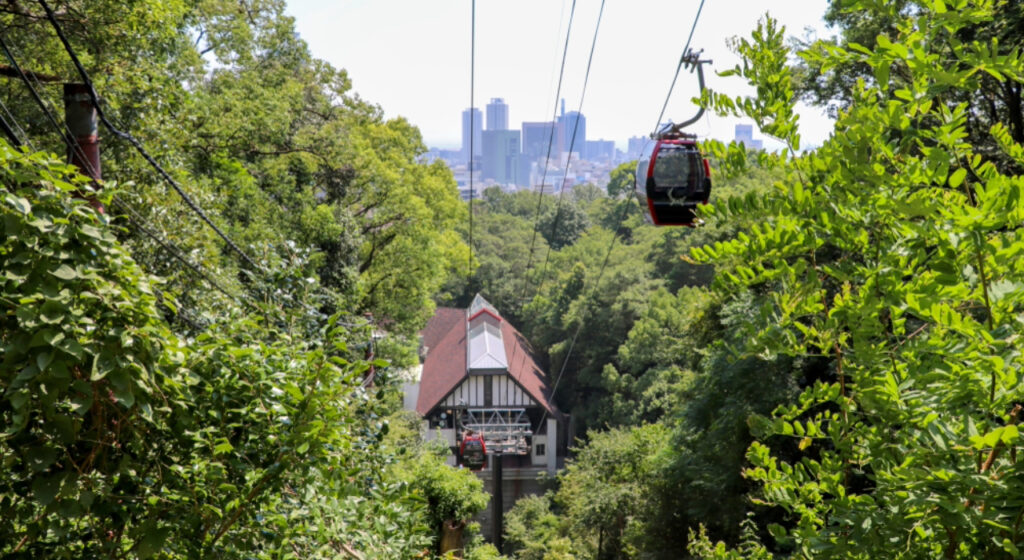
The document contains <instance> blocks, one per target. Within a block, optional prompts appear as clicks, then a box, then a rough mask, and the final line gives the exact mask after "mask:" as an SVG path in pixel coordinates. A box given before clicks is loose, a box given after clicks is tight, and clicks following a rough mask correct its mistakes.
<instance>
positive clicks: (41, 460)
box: [25, 445, 57, 472]
mask: <svg viewBox="0 0 1024 560" xmlns="http://www.w3.org/2000/svg"><path fill="white" fill-rule="evenodd" d="M25 461H26V462H27V463H28V465H29V467H30V468H31V469H32V470H33V471H35V472H41V471H44V470H46V469H48V468H49V467H50V465H52V464H53V463H54V462H56V461H57V450H56V449H54V448H52V447H49V446H46V445H39V446H36V447H33V448H31V449H29V450H28V451H27V452H26V453H25Z"/></svg>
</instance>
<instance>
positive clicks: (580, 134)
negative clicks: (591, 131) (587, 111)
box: [558, 111, 587, 154]
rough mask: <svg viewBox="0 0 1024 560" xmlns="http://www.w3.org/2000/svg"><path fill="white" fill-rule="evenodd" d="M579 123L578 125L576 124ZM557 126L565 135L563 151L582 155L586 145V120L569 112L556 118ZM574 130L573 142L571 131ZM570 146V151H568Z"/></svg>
mask: <svg viewBox="0 0 1024 560" xmlns="http://www.w3.org/2000/svg"><path fill="white" fill-rule="evenodd" d="M577 123H579V124H577ZM558 124H560V125H562V129H563V131H564V132H563V133H564V134H565V144H563V146H565V148H564V149H565V151H573V152H579V153H581V154H582V153H584V151H585V150H586V145H587V118H586V117H584V116H583V115H582V114H581V113H579V112H577V111H569V112H568V113H565V114H563V115H562V116H560V117H558ZM574 128H575V140H574V138H573V129H574ZM570 144H571V145H572V149H571V150H570V149H569V148H570Z"/></svg>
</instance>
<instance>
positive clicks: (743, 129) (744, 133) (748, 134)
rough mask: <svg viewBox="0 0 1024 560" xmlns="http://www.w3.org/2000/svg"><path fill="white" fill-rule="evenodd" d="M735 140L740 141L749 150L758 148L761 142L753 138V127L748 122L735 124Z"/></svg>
mask: <svg viewBox="0 0 1024 560" xmlns="http://www.w3.org/2000/svg"><path fill="white" fill-rule="evenodd" d="M735 139H736V141H737V142H741V143H742V144H743V145H744V146H746V147H747V149H749V150H760V149H761V146H762V144H763V142H762V141H761V140H754V127H753V126H751V125H749V124H738V125H736V138H735Z"/></svg>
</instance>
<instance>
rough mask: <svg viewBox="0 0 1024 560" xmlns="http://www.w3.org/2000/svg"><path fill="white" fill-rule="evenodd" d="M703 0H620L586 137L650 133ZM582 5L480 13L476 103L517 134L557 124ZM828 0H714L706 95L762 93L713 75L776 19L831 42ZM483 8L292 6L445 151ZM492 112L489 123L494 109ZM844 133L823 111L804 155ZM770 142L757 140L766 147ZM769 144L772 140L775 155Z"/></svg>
mask: <svg viewBox="0 0 1024 560" xmlns="http://www.w3.org/2000/svg"><path fill="white" fill-rule="evenodd" d="M600 4H601V2H600V0H577V3H576V16H575V19H574V21H573V25H572V34H571V37H570V44H569V54H568V57H567V60H566V68H565V78H564V81H563V84H562V94H561V96H562V97H564V98H565V102H566V110H567V111H570V110H576V109H577V108H578V107H579V105H580V95H581V91H582V87H583V76H584V73H585V70H586V65H587V55H588V54H589V51H590V45H591V41H592V40H593V36H594V26H595V23H596V21H597V14H598V10H599V7H600ZM699 4H700V1H699V0H674V1H669V0H607V2H606V4H605V8H604V17H603V19H602V21H601V27H600V31H599V32H598V37H597V46H596V49H595V52H594V60H593V66H592V68H591V72H590V81H589V84H588V86H587V90H586V97H585V99H584V101H583V107H582V111H581V112H582V113H583V115H584V116H586V118H587V139H588V140H596V139H606V140H615V141H616V142H617V143H618V144H619V145H620V146H621V145H623V144H624V143H625V141H626V139H627V138H629V137H631V136H642V135H646V134H648V133H650V132H651V130H652V129H653V128H654V126H655V121H656V120H657V118H658V113H659V112H660V111H661V107H662V104H663V103H664V102H665V97H666V95H667V93H668V88H669V84H670V83H671V81H672V75H673V73H674V72H675V68H676V65H677V63H678V61H679V56H680V54H681V53H682V49H683V45H684V44H685V43H686V37H687V35H688V33H689V31H690V26H691V25H692V22H693V17H694V16H695V15H696V12H697V7H698V6H699ZM571 5H572V0H514V1H501V2H499V1H497V0H479V1H478V2H477V6H476V87H475V104H476V106H477V107H479V108H480V109H481V110H482V111H483V110H484V108H485V105H486V104H487V103H488V102H489V101H490V99H491V98H492V97H501V98H504V99H505V102H506V103H507V104H508V105H509V126H510V127H511V128H519V126H520V124H521V123H522V122H523V121H545V120H550V119H551V117H552V114H553V111H554V109H555V97H554V95H555V86H556V83H557V78H558V65H559V63H560V62H561V53H562V48H563V46H564V41H565V27H566V24H567V22H568V14H569V8H570V6H571ZM826 5H827V0H707V1H706V2H705V5H704V9H703V13H702V14H701V16H700V23H699V25H698V27H697V30H696V33H694V36H693V41H692V43H691V47H696V48H703V49H704V57H705V58H711V59H712V60H713V62H714V63H713V65H712V66H711V68H710V70H711V71H710V72H707V73H706V74H707V85H708V87H710V88H712V89H716V90H719V91H723V92H726V93H730V94H733V95H736V94H740V93H749V91H748V90H747V89H746V87H745V84H743V82H742V80H740V79H738V78H719V77H718V76H716V75H715V74H714V71H715V70H717V71H721V70H725V69H727V68H731V67H733V66H734V65H735V64H737V63H738V61H739V59H738V58H737V57H736V55H735V54H733V53H732V52H731V51H730V50H729V49H728V47H727V45H726V41H727V40H728V39H729V38H730V37H735V36H749V34H750V32H751V31H752V30H753V29H754V27H755V26H756V25H757V20H758V19H759V18H760V17H762V16H763V15H764V13H765V12H769V13H771V14H772V16H773V17H775V18H776V19H778V20H779V21H780V22H781V23H782V24H783V25H785V26H786V32H787V34H788V35H800V36H803V35H804V34H805V33H806V32H807V29H808V28H810V29H811V30H812V33H816V34H817V35H819V36H825V35H828V34H830V33H829V32H828V30H826V28H825V27H824V24H823V23H822V21H821V16H822V14H823V13H824V12H825V8H826ZM470 6H471V3H470V0H288V9H287V12H288V13H289V14H290V15H292V16H293V17H295V20H296V28H297V29H298V31H299V34H300V35H301V36H302V38H303V39H305V40H306V41H307V42H308V43H309V45H310V48H311V50H312V52H313V55H314V56H316V57H318V58H322V59H325V60H327V61H329V62H330V63H331V64H333V65H334V66H337V67H340V68H344V69H346V70H347V71H348V73H349V76H350V77H351V78H352V81H353V87H354V90H355V91H356V92H357V93H358V94H359V95H360V96H362V97H363V98H364V99H366V100H368V101H371V102H373V103H376V104H378V105H380V106H381V107H382V108H383V109H384V112H385V114H386V115H387V116H388V117H395V116H403V117H405V118H407V119H409V121H411V122H412V123H413V124H414V125H416V126H418V127H419V129H420V131H421V132H422V133H423V137H424V139H425V140H426V142H427V144H428V145H429V146H432V147H441V148H458V147H459V144H460V143H461V128H460V127H461V124H460V122H461V120H460V119H461V112H462V110H463V109H465V108H467V107H469V105H470V73H469V68H470ZM695 95H697V81H696V75H694V74H690V73H686V72H685V70H684V73H682V74H680V77H679V82H678V83H677V85H676V88H675V90H674V93H673V94H672V98H671V100H670V102H669V105H668V111H667V112H666V119H669V118H670V119H672V120H674V121H676V122H678V121H681V120H685V119H687V118H689V117H690V116H692V115H693V114H694V112H695V109H694V107H693V105H692V104H691V102H690V99H691V98H692V97H693V96H695ZM485 112H486V111H485ZM738 122H742V121H739V120H736V119H725V118H719V117H715V116H710V115H708V116H705V117H704V118H702V119H701V120H700V122H698V123H696V124H695V125H693V126H692V127H691V128H690V129H689V130H690V131H691V132H695V133H697V134H700V135H703V136H713V137H716V138H720V139H723V140H727V139H730V138H732V135H733V126H734V125H735V124H736V123H738ZM830 130H831V123H830V122H829V121H828V119H827V118H826V117H825V116H824V115H823V114H822V111H821V110H819V109H817V108H805V109H804V110H802V111H801V132H802V134H803V136H804V140H803V144H804V145H805V146H806V145H815V144H818V143H820V142H821V141H822V140H823V139H824V138H825V137H826V136H827V135H828V133H829V131H830ZM757 137H759V134H758V133H757V132H755V138H757ZM767 144H769V145H770V142H769V143H767Z"/></svg>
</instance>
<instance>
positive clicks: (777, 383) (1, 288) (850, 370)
mask: <svg viewBox="0 0 1024 560" xmlns="http://www.w3.org/2000/svg"><path fill="white" fill-rule="evenodd" d="M54 7H55V10H56V19H57V20H58V22H59V24H60V26H61V27H62V29H63V30H64V32H65V33H66V34H67V36H68V38H69V41H70V43H71V44H72V45H74V47H75V50H76V51H77V53H78V55H79V57H80V58H81V59H82V62H83V65H84V66H85V68H86V69H87V70H88V72H89V73H90V75H91V77H92V79H93V80H94V81H95V85H96V89H97V90H98V92H99V93H100V95H101V97H102V98H103V107H104V109H105V111H106V112H107V114H108V115H110V117H111V119H112V120H114V121H115V122H116V124H117V126H118V127H120V128H121V129H123V130H126V131H128V132H130V133H131V134H132V135H133V136H134V137H135V138H137V139H138V141H139V142H140V143H141V144H142V145H143V146H145V147H146V149H147V150H148V151H150V152H151V153H152V155H153V157H154V159H155V160H156V161H157V162H159V163H160V164H161V165H162V166H163V167H164V168H165V169H166V170H167V171H168V173H169V175H170V176H171V177H172V178H173V179H174V181H175V184H177V185H178V186H179V187H180V188H181V189H182V191H183V192H184V193H185V194H187V195H188V197H189V199H190V200H191V201H192V204H193V205H194V206H195V207H198V208H202V209H203V210H205V212H206V214H208V216H209V219H210V220H211V221H212V222H214V223H215V224H216V225H217V227H218V229H220V230H221V231H222V232H223V234H224V236H221V235H220V234H218V233H217V232H216V231H214V229H213V228H211V227H210V226H209V224H207V223H205V222H204V221H203V219H202V218H201V217H200V216H198V215H197V212H196V211H195V208H193V207H192V206H190V205H189V203H187V202H186V201H184V200H183V199H182V197H181V196H179V194H178V192H176V190H175V189H174V187H173V186H172V185H171V183H170V182H169V181H167V180H166V179H165V178H162V177H161V175H160V173H159V172H158V171H157V169H156V168H155V167H154V166H152V165H150V164H149V163H148V162H147V161H146V160H145V159H144V158H143V157H142V155H141V154H140V153H139V152H138V151H137V150H136V149H135V148H134V147H133V145H132V144H131V142H130V141H129V140H127V139H126V138H124V137H121V136H117V135H113V134H107V132H103V134H104V139H103V172H104V179H105V180H104V182H103V184H102V185H100V188H99V189H98V190H93V186H92V185H90V184H89V181H88V180H87V179H85V178H84V177H82V176H81V175H79V174H78V173H77V172H76V171H75V170H74V169H73V168H71V167H70V166H68V165H66V164H64V163H61V160H62V159H63V158H60V157H58V156H56V155H54V154H56V153H63V152H64V150H65V147H64V144H63V141H62V138H61V134H62V133H59V132H58V131H56V130H55V129H54V127H53V125H52V123H51V121H50V119H49V118H48V116H47V115H46V113H45V112H44V109H43V108H41V107H40V106H39V105H38V104H37V103H36V102H35V100H34V98H33V95H32V94H31V91H30V90H29V89H28V88H27V87H26V84H24V83H23V82H22V81H21V80H18V79H9V80H7V79H6V78H5V80H7V81H5V82H4V84H5V86H4V88H3V89H0V101H2V102H3V105H4V106H5V107H7V108H8V109H9V110H10V112H11V114H12V115H15V116H16V117H17V123H18V124H19V127H17V129H16V131H15V135H14V137H15V139H16V140H17V141H18V142H17V143H22V144H24V145H23V146H22V147H21V148H15V147H12V144H13V143H15V142H14V140H11V141H7V140H0V178H2V185H3V190H2V193H0V195H2V196H0V199H2V202H0V213H2V216H3V222H2V225H0V227H2V228H3V231H4V237H3V239H2V241H0V464H2V466H3V470H2V473H3V474H2V475H0V556H2V557H4V558H93V557H95V558H113V557H117V558H136V557H137V558H182V559H184V558H190V559H191V558H239V559H241V558H268V559H269V558H304V559H305V558H348V557H351V558H394V559H408V558H430V557H436V556H439V554H440V551H439V550H438V547H439V540H440V539H439V536H440V532H441V524H442V523H443V522H444V521H445V520H459V519H468V518H471V517H472V516H473V515H474V514H476V513H477V512H479V511H481V510H482V509H483V508H484V507H486V505H487V496H486V494H485V493H483V491H482V487H481V484H480V482H479V481H478V480H477V478H476V477H475V476H473V475H472V474H471V473H468V472H467V471H466V470H459V469H452V468H450V467H447V466H446V465H444V458H443V457H444V454H445V450H443V449H435V448H432V447H430V446H428V445H425V444H423V443H422V442H421V441H420V439H421V438H420V433H419V424H418V421H417V419H416V418H415V417H413V416H411V415H408V414H403V413H401V412H400V411H399V408H400V406H401V404H400V401H401V399H400V395H399V392H398V388H397V384H398V382H399V379H398V377H399V371H400V369H401V368H402V367H404V366H409V365H412V364H414V363H415V360H416V358H415V348H416V336H415V333H416V332H417V331H418V330H419V329H420V328H422V326H423V324H424V322H425V320H426V318H427V317H429V316H430V315H431V313H432V311H433V309H434V306H435V305H436V304H441V305H461V306H464V305H466V304H467V303H468V302H469V301H470V299H471V298H472V297H473V296H474V295H475V294H476V293H478V292H479V293H483V294H484V295H485V296H486V297H487V298H488V300H489V301H490V302H492V303H493V304H494V305H495V306H496V307H497V308H498V309H500V310H501V312H502V314H503V316H505V317H506V318H507V319H508V320H510V321H511V322H513V323H514V324H515V325H516V326H517V327H518V328H519V329H520V330H521V331H522V332H523V333H524V334H525V335H526V336H527V337H528V338H529V339H530V341H531V343H532V346H533V348H534V349H535V350H536V352H537V354H538V358H539V360H540V361H541V362H542V363H543V365H544V367H545V369H546V371H548V372H549V373H550V375H551V376H552V377H553V379H552V385H556V386H557V390H556V393H555V399H556V401H557V402H558V405H559V407H560V408H561V409H562V410H563V411H566V412H568V413H569V414H571V415H572V417H573V419H574V420H573V422H574V425H575V426H576V428H577V436H578V439H577V441H576V442H575V451H574V456H573V457H572V459H571V460H570V463H569V466H568V467H567V468H566V469H565V470H564V471H562V472H561V473H559V475H558V476H557V478H556V479H555V480H553V481H552V484H551V490H550V492H548V493H547V494H546V495H543V496H536V497H531V498H528V499H525V500H521V501H520V502H519V503H517V504H516V505H515V507H514V509H513V510H512V512H511V513H509V514H508V515H507V516H506V518H505V520H506V527H505V536H506V542H507V550H506V551H505V553H506V554H507V555H509V556H510V557H514V558H523V559H537V560H557V559H569V558H597V559H600V560H607V559H620V558H664V559H676V558H685V557H692V558H716V559H725V558H762V559H767V558H791V557H793V558H863V559H869V558H871V559H873V558H907V559H909V558H929V559H930V558H951V559H973V558H1016V557H1019V556H1021V552H1020V547H1022V546H1024V544H1022V538H1021V537H1022V533H1021V529H1022V528H1021V520H1022V519H1024V504H1022V503H1021V500H1020V496H1021V495H1022V492H1024V488H1022V486H1021V485H1022V484H1024V482H1022V481H1024V471H1022V470H1021V469H1018V468H1017V463H1018V461H1017V459H1018V453H1017V451H1018V447H1019V446H1020V444H1021V441H1020V434H1019V422H1020V420H1021V415H1022V414H1024V412H1022V406H1024V404H1022V403H1024V395H1022V390H1021V385H1020V379H1019V377H1020V372H1021V353H1020V350H1019V348H1020V340H1021V335H1022V334H1024V320H1022V317H1024V316H1022V311H1024V309H1022V307H1024V267H1022V264H1021V263H1024V259H1021V258H1020V257H1021V254H1022V253H1024V238H1022V235H1024V231H1022V223H1024V201H1022V188H1024V177H1022V176H1021V172H1022V170H1024V117H1022V114H1024V103H1022V99H1021V94H1022V83H1024V60H1022V58H1021V56H1022V55H1021V49H1020V47H1021V41H1022V37H1024V12H1021V8H1020V6H1019V5H1018V4H1017V3H1014V2H996V1H991V0H917V1H911V0H905V1H894V2H872V1H867V0H840V1H835V2H832V3H830V5H829V8H828V12H827V13H826V14H825V18H826V20H827V21H828V22H830V23H831V24H833V25H834V30H835V31H836V32H837V33H838V35H837V37H835V38H832V39H828V40H821V41H813V42H801V41H794V40H787V39H786V37H785V29H784V28H783V27H782V26H781V25H780V23H779V22H777V21H774V20H773V19H771V18H770V17H768V16H766V17H765V18H764V19H763V20H762V21H761V23H760V25H759V26H758V28H757V29H755V30H752V32H751V33H750V34H749V35H748V36H744V37H738V38H734V39H732V40H731V45H732V46H733V48H734V50H735V51H736V52H737V54H738V55H739V57H740V59H741V63H740V64H739V65H737V66H736V67H735V68H733V69H728V70H726V71H724V72H722V73H721V74H720V75H719V76H718V77H716V78H715V82H718V81H720V80H743V81H746V82H748V83H749V84H750V85H751V86H752V87H753V90H752V91H756V97H750V98H744V97H740V98H731V97H728V96H724V95H721V94H719V93H717V92H714V91H712V92H708V93H707V94H706V95H704V96H703V98H702V99H701V100H700V102H701V103H703V104H704V105H706V106H707V107H708V108H709V110H712V111H715V112H717V113H718V114H721V115H731V116H739V117H743V118H746V119H750V120H753V121H754V122H755V123H756V124H757V126H758V127H759V128H760V130H761V131H762V132H763V133H764V134H766V135H770V136H772V137H774V138H776V139H777V140H779V141H780V142H781V143H782V144H783V145H784V146H785V148H784V149H783V150H781V151H778V152H775V153H764V152H761V153H754V152H747V151H746V150H745V148H744V147H742V146H738V145H734V144H733V145H728V146H726V145H723V144H721V143H719V142H715V141H707V142H705V143H704V144H703V146H704V149H705V151H706V152H707V153H708V154H709V155H710V156H711V159H712V167H713V177H714V181H715V190H714V194H713V200H712V204H711V205H710V206H704V207H702V211H701V213H702V217H703V219H704V220H705V221H706V223H705V224H704V225H703V226H702V227H699V228H695V229H691V228H654V227H651V226H648V225H645V224H644V223H643V217H642V214H641V209H640V208H639V207H638V206H637V203H636V201H635V200H634V199H633V198H632V197H630V195H629V191H630V189H631V188H632V187H631V186H632V182H633V177H632V173H633V171H632V168H633V164H624V165H623V166H621V167H620V168H619V169H617V170H615V171H614V172H613V173H612V181H611V183H610V184H609V185H608V186H607V188H606V189H604V190H602V189H598V188H596V187H594V186H592V185H584V186H578V187H576V188H574V189H572V190H571V191H568V190H567V191H565V192H563V193H562V194H560V195H555V196H550V195H538V194H537V193H533V192H515V193H509V192H503V191H501V190H500V189H489V190H487V191H485V192H484V193H483V196H482V198H480V199H478V200H476V201H475V202H474V204H473V206H472V207H471V208H470V207H468V206H467V205H466V204H465V203H463V202H461V201H460V200H459V197H458V193H457V190H456V188H455V183H454V181H453V179H452V176H451V173H450V172H449V171H448V170H447V169H446V168H445V167H443V166H442V165H440V164H429V165H428V164H423V163H421V162H420V160H419V155H420V154H422V153H423V152H424V146H423V143H422V140H421V139H420V137H419V132H418V131H417V130H416V128H415V127H414V126H412V125H411V124H410V123H408V122H406V121H404V120H403V119H391V120H388V119H385V118H384V117H383V114H382V111H381V109H380V108H379V107H377V106H375V105H373V104H372V103H370V102H368V101H366V100H363V99H361V98H360V97H359V96H358V95H356V94H355V93H354V92H353V89H352V87H353V86H352V84H351V83H350V82H349V80H348V78H347V76H346V74H345V72H344V71H343V70H340V69H335V68H332V67H331V66H330V65H328V64H326V63H324V62H323V61H320V60H317V59H315V58H313V57H312V56H311V55H310V53H309V51H308V48H307V46H306V45H305V43H304V42H303V41H302V40H301V39H300V38H298V36H297V35H296V34H295V32H294V26H293V24H292V22H291V20H290V19H289V18H288V17H286V16H284V15H283V5H282V2H278V1H273V0H257V1H255V2H246V3H236V2H228V1H218V0H194V1H188V2H160V1H156V0H137V1H134V2H131V3H128V4H125V3H123V2H112V1H109V0H99V1H94V2H88V3H86V2H79V1H77V0H70V1H66V2H60V3H55V6H54ZM0 29H2V30H3V31H2V34H0V37H2V38H3V40H4V42H5V43H8V44H9V45H10V47H11V53H12V56H13V58H15V59H16V60H17V61H18V62H19V64H20V65H21V66H23V67H24V68H26V69H30V70H32V71H33V72H37V73H39V75H40V76H46V75H54V76H57V77H59V79H60V80H65V81H78V80H79V79H80V76H79V74H78V71H77V69H76V68H75V67H74V66H73V65H72V63H71V62H70V59H69V58H68V55H67V53H66V52H65V49H64V47H63V46H62V45H61V43H60V42H59V41H58V39H57V37H56V35H55V32H54V28H53V27H52V26H51V25H50V23H49V22H48V20H47V17H46V13H45V11H43V9H42V8H41V7H40V6H39V5H38V4H36V3H33V2H27V1H24V0H21V1H14V2H8V3H6V4H3V7H2V8H0ZM29 82H30V83H32V84H33V86H34V87H35V88H37V89H38V90H39V93H40V94H41V95H42V98H43V100H44V102H45V103H44V104H45V105H48V106H49V107H50V108H53V107H59V106H60V100H59V96H60V92H59V91H58V89H59V88H57V87H55V86H54V85H51V84H49V83H48V82H35V81H33V80H31V79H30V80H29ZM712 83H714V82H712ZM801 99H803V100H806V101H809V102H812V103H815V104H817V105H818V106H819V107H821V108H822V110H828V111H831V113H832V114H833V115H834V116H835V118H836V121H835V128H834V132H833V134H832V136H831V137H830V138H829V139H828V140H827V141H826V142H825V143H824V144H823V145H822V146H819V147H816V148H814V149H810V150H805V149H804V148H805V147H804V146H803V145H802V144H801V138H800V135H799V132H798V122H799V121H798V116H797V114H796V112H795V109H794V106H795V104H796V103H797V101H798V100H801ZM58 117H59V115H58ZM83 194H87V195H89V196H90V197H94V198H95V199H96V200H98V201H99V202H102V203H103V204H104V205H105V206H106V209H107V212H106V214H104V215H100V214H98V213H96V212H95V211H94V209H93V206H92V205H91V204H90V203H89V202H88V201H87V200H83V199H82V198H80V197H81V195H83ZM470 211H472V212H473V218H474V219H473V226H472V227H473V231H472V235H470V231H469V229H468V228H469V222H470V221H469V220H468V217H469V212H470ZM225 237H227V238H228V239H230V240H232V243H233V244H234V245H235V246H236V247H237V249H236V248H233V247H232V246H231V244H229V243H228V242H227V240H225ZM470 237H472V240H473V248H472V249H473V251H472V258H471V257H470V251H469V246H468V242H469V239H470ZM470 272H472V273H471V274H470ZM473 533H474V532H473V529H472V528H470V530H469V533H468V534H467V537H468V546H467V550H466V556H467V557H470V558H488V557H489V558H495V557H497V556H498V553H497V551H495V550H494V549H493V547H490V546H488V545H483V544H481V543H480V542H479V540H478V539H475V538H474V534H473Z"/></svg>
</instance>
